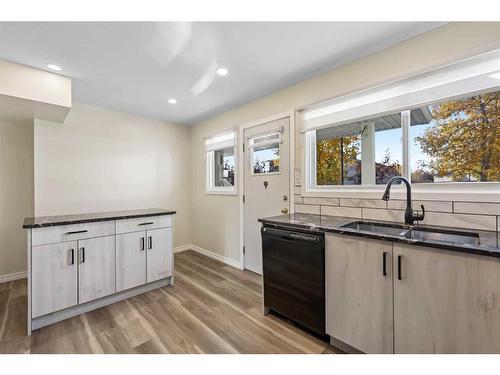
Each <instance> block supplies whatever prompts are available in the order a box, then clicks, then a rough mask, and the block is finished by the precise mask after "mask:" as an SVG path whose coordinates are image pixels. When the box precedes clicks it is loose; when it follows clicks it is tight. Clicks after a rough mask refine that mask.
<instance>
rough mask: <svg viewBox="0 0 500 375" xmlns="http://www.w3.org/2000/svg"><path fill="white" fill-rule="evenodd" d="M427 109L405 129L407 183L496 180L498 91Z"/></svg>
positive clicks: (499, 173)
mask: <svg viewBox="0 0 500 375" xmlns="http://www.w3.org/2000/svg"><path fill="white" fill-rule="evenodd" d="M427 108H428V111H429V113H430V116H429V119H428V121H425V123H421V124H416V125H413V124H412V126H411V128H410V148H411V149H410V155H411V165H410V170H411V180H412V182H413V183H433V182H441V183H444V182H478V181H481V182H489V181H490V182H498V181H500V92H498V91H497V92H492V93H487V94H480V95H475V96H471V97H469V98H466V99H460V100H447V101H444V102H441V103H438V104H434V105H431V106H428V107H427ZM413 112H414V111H413V110H412V116H413Z"/></svg>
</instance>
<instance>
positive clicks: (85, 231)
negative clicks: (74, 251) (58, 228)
mask: <svg viewBox="0 0 500 375" xmlns="http://www.w3.org/2000/svg"><path fill="white" fill-rule="evenodd" d="M87 232H88V229H84V230H75V231H74V232H66V234H78V233H87Z"/></svg>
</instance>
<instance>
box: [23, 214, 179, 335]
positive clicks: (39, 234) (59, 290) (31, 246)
mask: <svg viewBox="0 0 500 375" xmlns="http://www.w3.org/2000/svg"><path fill="white" fill-rule="evenodd" d="M114 214H116V217H113V215H114ZM173 214H175V211H165V210H158V209H146V210H134V211H123V212H115V213H102V214H83V215H70V216H64V217H61V216H55V217H43V218H28V219H26V221H25V224H24V228H26V229H28V232H27V239H28V252H27V255H28V314H27V315H28V334H31V331H32V330H33V329H38V328H41V327H44V326H47V325H49V324H53V323H56V322H58V321H61V320H64V319H68V318H71V317H73V316H76V315H79V314H82V313H85V312H87V311H91V310H94V309H96V308H99V307H102V306H106V305H109V304H110V303H114V302H117V301H121V300H124V299H126V298H129V297H132V296H135V295H138V294H140V293H145V292H148V291H150V290H153V289H155V288H159V287H164V286H167V285H173V278H174V276H173V228H172V225H173V217H172V216H173ZM100 215H102V216H100ZM51 220H53V221H51ZM37 221H39V223H36V222H37Z"/></svg>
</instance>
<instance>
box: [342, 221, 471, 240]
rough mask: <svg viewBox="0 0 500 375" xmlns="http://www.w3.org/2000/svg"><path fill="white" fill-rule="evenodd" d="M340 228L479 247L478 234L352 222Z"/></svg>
mask: <svg viewBox="0 0 500 375" xmlns="http://www.w3.org/2000/svg"><path fill="white" fill-rule="evenodd" d="M341 228H348V229H354V230H359V231H362V232H370V233H374V234H378V235H382V236H390V237H400V238H406V239H409V240H419V241H429V242H447V243H458V244H467V245H479V234H478V233H474V232H459V231H449V230H445V229H429V228H418V227H417V228H407V227H405V226H403V225H397V224H385V223H372V222H367V221H353V222H352V223H349V224H345V225H342V226H341Z"/></svg>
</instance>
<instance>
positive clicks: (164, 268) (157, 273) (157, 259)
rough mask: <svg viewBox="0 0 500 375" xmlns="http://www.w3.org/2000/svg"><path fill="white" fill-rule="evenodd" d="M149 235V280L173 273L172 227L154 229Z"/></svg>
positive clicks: (148, 232) (149, 231)
mask: <svg viewBox="0 0 500 375" xmlns="http://www.w3.org/2000/svg"><path fill="white" fill-rule="evenodd" d="M146 235H147V249H148V250H147V282H148V283H150V282H152V281H156V280H161V279H164V278H166V277H169V276H171V275H172V250H173V249H172V228H162V229H153V230H148V231H147V232H146Z"/></svg>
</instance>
